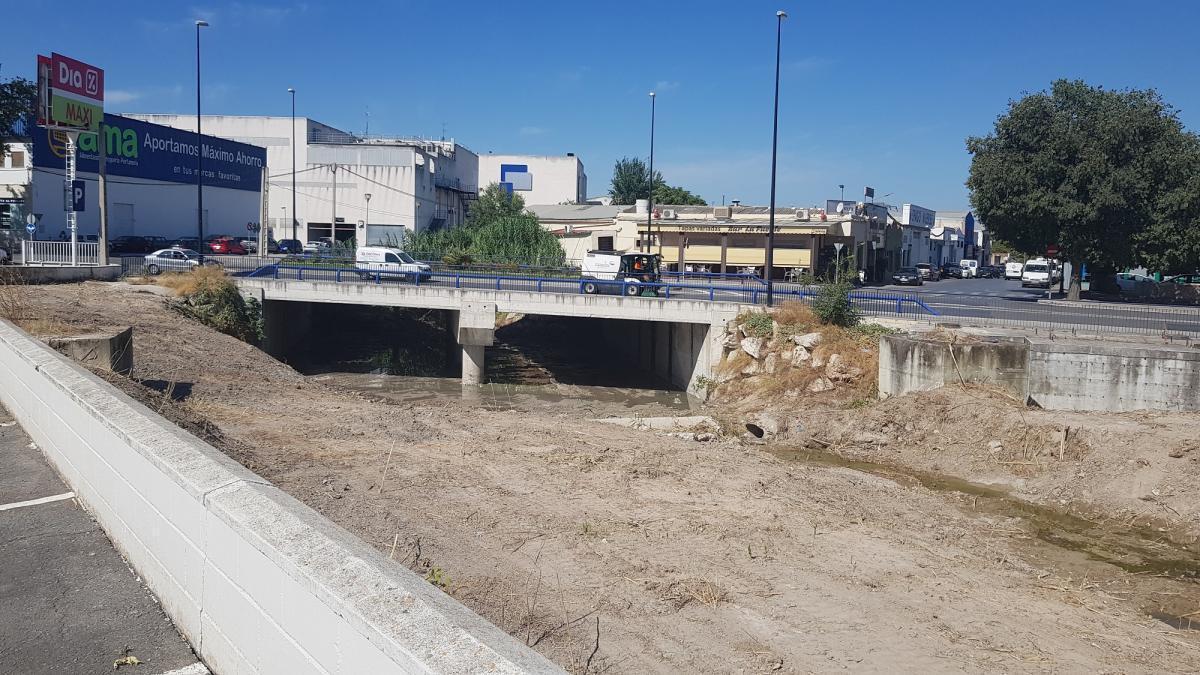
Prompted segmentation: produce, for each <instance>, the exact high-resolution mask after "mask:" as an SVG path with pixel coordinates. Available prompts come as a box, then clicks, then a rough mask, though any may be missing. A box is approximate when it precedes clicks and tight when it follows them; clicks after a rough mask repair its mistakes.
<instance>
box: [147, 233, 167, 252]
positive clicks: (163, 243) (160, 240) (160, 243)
mask: <svg viewBox="0 0 1200 675" xmlns="http://www.w3.org/2000/svg"><path fill="white" fill-rule="evenodd" d="M142 238H143V239H145V240H146V245H147V246H149V247H150V250H151V251H157V250H159V249H160V248H167V247H168V246H170V245H171V242H170V241H168V240H167V238H166V237H159V236H153V235H147V236H145V237H142Z"/></svg>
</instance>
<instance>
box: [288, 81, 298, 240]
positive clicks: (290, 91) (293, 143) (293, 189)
mask: <svg viewBox="0 0 1200 675" xmlns="http://www.w3.org/2000/svg"><path fill="white" fill-rule="evenodd" d="M288 93H289V94H291V95H292V241H296V89H295V88H294V87H288Z"/></svg>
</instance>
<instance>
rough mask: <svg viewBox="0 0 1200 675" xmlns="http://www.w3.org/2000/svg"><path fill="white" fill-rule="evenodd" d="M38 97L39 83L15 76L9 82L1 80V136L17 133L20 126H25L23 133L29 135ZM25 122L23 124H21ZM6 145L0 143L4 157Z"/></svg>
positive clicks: (0, 151) (5, 136) (0, 155)
mask: <svg viewBox="0 0 1200 675" xmlns="http://www.w3.org/2000/svg"><path fill="white" fill-rule="evenodd" d="M36 99H37V85H35V84H34V83H32V82H30V81H29V80H26V79H24V78H20V77H14V78H13V79H11V80H9V81H7V82H0V138H7V137H11V136H15V135H17V132H18V131H20V127H21V126H24V127H25V129H24V131H22V132H21V135H28V134H29V128H30V127H31V126H32V125H33V124H34V121H35V120H34V114H33V111H34V101H35V100H36ZM21 123H23V124H21ZM4 153H5V146H3V145H0V157H4Z"/></svg>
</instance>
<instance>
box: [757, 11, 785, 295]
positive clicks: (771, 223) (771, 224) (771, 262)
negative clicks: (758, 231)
mask: <svg viewBox="0 0 1200 675" xmlns="http://www.w3.org/2000/svg"><path fill="white" fill-rule="evenodd" d="M786 18H787V12H785V11H783V10H782V9H781V10H779V11H778V12H775V19H776V23H775V120H774V122H773V125H772V128H771V207H770V212H769V213H770V215H769V216H768V221H767V255H766V264H765V265H764V270H763V272H764V274H766V277H767V307H770V306H771V305H772V304H773V303H774V301H775V283H774V281H773V279H772V276H773V275H772V274H771V272H772V269H773V267H774V266H775V164H776V158H777V151H778V147H779V54H780V47H781V44H782V42H783V20H784V19H786Z"/></svg>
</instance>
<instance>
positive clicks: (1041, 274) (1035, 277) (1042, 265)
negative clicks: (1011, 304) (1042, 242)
mask: <svg viewBox="0 0 1200 675" xmlns="http://www.w3.org/2000/svg"><path fill="white" fill-rule="evenodd" d="M1053 279H1054V274H1053V272H1052V271H1051V270H1050V261H1049V260H1045V259H1042V258H1034V259H1033V260H1030V261H1027V262H1026V263H1025V268H1024V269H1023V270H1022V271H1021V288H1029V287H1031V286H1033V287H1038V288H1050V285H1051V284H1052V283H1053Z"/></svg>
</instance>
